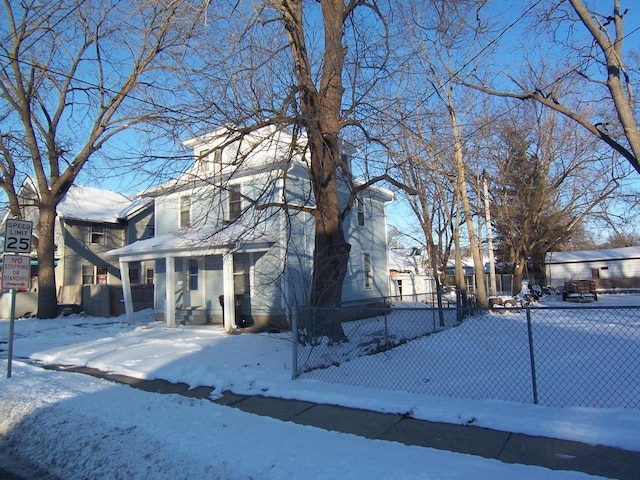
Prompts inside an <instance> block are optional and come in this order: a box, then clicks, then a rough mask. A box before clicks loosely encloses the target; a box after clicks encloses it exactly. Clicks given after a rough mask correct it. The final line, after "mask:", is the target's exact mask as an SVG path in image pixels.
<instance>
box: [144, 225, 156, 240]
mask: <svg viewBox="0 0 640 480" xmlns="http://www.w3.org/2000/svg"><path fill="white" fill-rule="evenodd" d="M155 236H156V226H155V225H154V224H153V223H149V224H148V225H147V228H146V229H145V232H144V238H153V237H155Z"/></svg>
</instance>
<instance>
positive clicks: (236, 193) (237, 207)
mask: <svg viewBox="0 0 640 480" xmlns="http://www.w3.org/2000/svg"><path fill="white" fill-rule="evenodd" d="M241 212H242V195H241V194H240V187H239V186H236V187H231V188H230V189H229V221H231V220H235V219H236V218H238V217H239V216H240V213H241Z"/></svg>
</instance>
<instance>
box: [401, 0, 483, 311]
mask: <svg viewBox="0 0 640 480" xmlns="http://www.w3.org/2000/svg"><path fill="white" fill-rule="evenodd" d="M483 4H484V2H481V1H474V0H468V1H459V2H440V1H437V0H434V1H432V2H429V3H428V5H429V8H428V12H429V13H428V14H425V9H424V4H423V2H417V3H415V4H414V3H410V4H409V5H410V7H409V8H408V9H406V10H404V11H403V13H404V15H403V18H404V26H405V28H404V36H403V38H406V39H407V42H406V43H408V44H410V45H413V51H412V52H411V55H412V59H413V62H412V66H411V68H412V70H411V72H412V74H413V75H415V78H416V79H417V80H416V81H415V83H414V84H413V85H412V88H413V89H414V91H417V90H419V89H420V90H422V91H423V92H424V97H422V99H421V100H420V101H418V102H416V101H415V100H414V99H413V98H412V99H411V100H413V102H414V103H418V104H419V105H422V104H424V107H422V108H419V109H415V110H414V112H412V114H410V115H407V114H406V113H405V115H404V116H405V119H406V120H404V121H403V122H402V123H403V124H404V125H405V126H407V127H409V129H412V130H414V131H415V132H416V133H415V135H416V136H417V137H420V136H421V134H423V133H424V132H420V130H421V129H420V127H417V128H416V127H414V126H413V125H411V126H409V124H410V123H412V121H413V118H420V119H421V120H418V121H424V119H425V118H428V117H429V116H431V117H432V118H437V122H438V124H439V128H438V129H437V138H432V139H431V142H432V145H433V146H432V148H431V153H430V154H429V155H428V157H427V158H425V159H424V163H422V166H419V164H415V165H410V164H411V161H409V162H406V163H405V164H404V165H400V170H401V171H402V170H405V173H406V168H405V167H407V168H409V169H414V168H418V169H422V170H423V171H424V172H425V173H426V171H425V166H427V165H429V164H430V165H431V166H430V167H428V168H433V169H434V171H437V170H438V169H439V170H440V172H439V176H440V177H441V181H443V182H444V183H442V185H444V184H451V180H453V185H452V187H453V189H452V190H453V202H452V205H454V206H455V208H454V209H453V210H452V211H451V212H450V216H449V220H448V222H450V224H453V222H452V218H453V214H454V213H455V214H456V215H458V214H459V212H457V208H458V206H459V207H460V208H461V209H462V216H461V217H459V219H460V220H461V221H462V222H464V224H465V226H466V231H467V239H468V241H469V244H470V251H471V254H472V257H473V262H474V267H475V276H476V291H475V294H476V299H477V302H478V303H479V305H481V306H487V305H488V300H487V292H486V285H485V281H484V262H483V258H482V253H481V250H480V243H479V239H478V236H477V234H476V231H475V224H474V213H475V212H474V211H473V208H472V204H471V200H470V195H469V191H468V189H469V186H468V181H467V177H468V175H469V163H470V161H469V159H470V157H469V156H468V148H467V145H466V143H467V142H466V140H467V139H468V137H466V136H465V135H464V128H463V125H462V123H461V120H460V118H461V116H465V115H467V116H468V115H473V113H472V109H471V108H470V107H469V105H470V102H468V101H466V100H467V99H464V100H465V101H463V97H464V96H463V94H461V93H459V92H458V91H457V90H456V89H457V88H458V87H459V86H458V85H457V84H456V83H455V82H454V80H455V78H456V77H457V76H458V75H459V74H461V73H462V70H463V69H464V68H465V64H468V62H469V60H468V59H467V58H465V55H462V59H461V58H460V55H459V53H458V52H459V51H465V49H467V48H470V46H472V45H473V42H472V41H471V40H472V36H473V34H474V33H475V32H476V30H477V29H478V28H479V27H478V26H477V25H476V24H475V23H474V22H476V21H477V12H478V10H479V9H480V7H481V6H482V5H483ZM425 84H426V85H428V86H429V87H430V88H428V89H426V90H425V89H424V85H425ZM418 85H421V87H419V86H418ZM403 100H404V101H406V99H403ZM460 105H466V106H467V108H460ZM422 110H427V111H428V112H429V115H425V114H424V113H421V114H419V115H418V114H417V112H418V111H422ZM445 125H446V128H445V127H444V126H445ZM419 132H420V133H419ZM432 132H436V130H434V129H432ZM430 136H431V135H430ZM419 143H421V142H420V141H419V140H418V141H417V142H414V145H417V144H419ZM405 145H406V146H409V144H405ZM407 153H409V152H407ZM408 156H409V157H410V158H411V159H413V160H412V161H413V162H414V163H415V158H416V157H417V156H416V155H415V154H408ZM422 175H424V174H422ZM412 176H413V177H414V178H417V176H416V175H415V174H413V175H412ZM443 177H444V178H443ZM421 187H422V188H424V184H422V185H421ZM424 200H425V201H426V200H427V199H426V198H425V199H424ZM420 210H421V211H422V214H423V215H424V214H428V212H429V210H428V209H426V208H425V205H423V207H422V208H421V209H420ZM425 220H427V219H426V218H424V219H423V220H422V221H424V223H425V227H426V228H428V229H429V230H431V229H432V225H429V223H431V222H427V221H425ZM425 235H426V237H427V245H429V243H430V242H429V238H430V237H431V232H426V233H425ZM454 238H459V237H458V236H457V235H456V236H454ZM456 250H457V251H459V250H460V248H459V246H457V248H456ZM430 254H432V252H430ZM459 287H461V288H464V285H459Z"/></svg>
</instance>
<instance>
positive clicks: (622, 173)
mask: <svg viewBox="0 0 640 480" xmlns="http://www.w3.org/2000/svg"><path fill="white" fill-rule="evenodd" d="M521 107H524V106H521ZM497 124H499V125H501V127H500V128H501V129H502V130H501V131H500V132H498V134H497V138H496V141H495V143H494V144H493V146H492V147H491V148H490V149H489V152H490V158H489V159H488V160H489V162H488V163H487V172H488V176H489V178H490V179H491V194H490V197H491V214H492V223H493V226H494V228H495V230H496V233H497V234H498V240H499V246H500V250H501V253H502V258H503V260H504V261H506V262H508V263H511V264H512V265H513V268H514V289H515V290H516V291H515V292H514V293H517V289H519V288H520V283H521V282H520V281H521V279H522V278H523V275H524V274H528V275H529V278H530V279H532V280H533V279H534V278H532V277H535V275H536V272H535V271H532V270H531V269H535V268H537V269H539V271H538V279H540V280H542V275H543V271H544V269H543V268H542V265H543V263H544V257H545V254H546V253H547V252H548V251H549V250H553V249H554V248H557V247H558V246H559V245H562V244H563V243H565V242H566V241H567V240H568V239H569V238H570V237H571V236H572V235H573V234H574V232H576V231H577V230H578V229H579V228H580V227H581V226H582V225H583V223H584V221H585V219H586V218H587V217H588V216H589V215H593V214H594V212H596V211H597V209H599V208H600V207H601V206H602V205H603V204H605V202H606V201H607V200H608V199H609V198H611V197H612V195H613V194H614V192H615V193H616V195H617V194H618V193H619V192H620V191H621V188H622V181H623V180H624V178H625V177H626V176H628V175H629V173H630V172H629V170H630V168H629V167H628V166H627V164H626V163H625V164H624V165H622V166H621V165H620V162H619V161H618V160H616V158H611V155H610V152H609V151H608V150H607V151H606V152H604V153H603V152H600V151H598V148H597V147H598V142H597V140H595V139H592V137H590V136H588V134H586V133H585V132H584V131H583V130H582V129H580V128H579V126H577V125H576V124H575V123H574V122H571V121H569V120H568V119H563V118H562V117H559V116H557V115H554V114H553V113H552V112H549V111H548V110H546V109H544V108H542V107H538V106H536V105H534V104H532V105H530V106H529V108H518V109H516V110H513V111H512V115H511V118H510V119H509V120H507V119H504V118H503V119H502V121H501V122H497Z"/></svg>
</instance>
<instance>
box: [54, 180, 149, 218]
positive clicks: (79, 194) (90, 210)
mask: <svg viewBox="0 0 640 480" xmlns="http://www.w3.org/2000/svg"><path fill="white" fill-rule="evenodd" d="M151 201H152V200H151V199H149V198H139V197H134V196H129V195H125V194H123V193H117V192H113V191H111V190H102V189H100V188H95V187H87V186H77V185H72V186H71V188H70V189H69V192H67V194H66V195H65V197H64V198H63V199H62V201H61V202H60V203H59V204H58V208H57V212H58V216H60V217H62V218H66V219H72V220H84V221H88V222H104V223H117V222H118V221H119V220H122V219H126V218H129V217H131V216H132V215H134V214H135V213H137V212H138V211H139V210H140V209H141V208H144V207H146V206H147V205H148V204H149V203H150V202H151Z"/></svg>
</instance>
